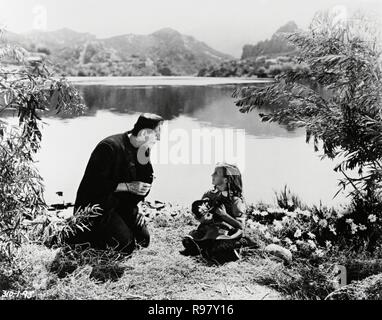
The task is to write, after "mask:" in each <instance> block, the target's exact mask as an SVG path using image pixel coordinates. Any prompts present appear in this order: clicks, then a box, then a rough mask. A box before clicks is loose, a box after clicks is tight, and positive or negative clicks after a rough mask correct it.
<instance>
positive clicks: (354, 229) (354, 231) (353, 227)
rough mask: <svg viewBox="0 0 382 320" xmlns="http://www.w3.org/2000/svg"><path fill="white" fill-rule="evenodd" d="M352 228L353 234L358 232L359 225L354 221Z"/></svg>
mask: <svg viewBox="0 0 382 320" xmlns="http://www.w3.org/2000/svg"><path fill="white" fill-rule="evenodd" d="M350 228H351V233H352V234H355V233H356V232H357V230H358V226H357V225H356V224H355V223H352V224H351V225H350Z"/></svg>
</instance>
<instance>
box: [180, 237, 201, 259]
mask: <svg viewBox="0 0 382 320" xmlns="http://www.w3.org/2000/svg"><path fill="white" fill-rule="evenodd" d="M182 243H183V246H184V247H185V249H184V250H182V251H180V252H179V253H180V254H182V255H185V256H197V255H200V254H201V250H200V247H199V246H198V244H197V243H196V242H195V240H194V239H193V238H192V237H191V236H185V237H184V238H183V240H182Z"/></svg>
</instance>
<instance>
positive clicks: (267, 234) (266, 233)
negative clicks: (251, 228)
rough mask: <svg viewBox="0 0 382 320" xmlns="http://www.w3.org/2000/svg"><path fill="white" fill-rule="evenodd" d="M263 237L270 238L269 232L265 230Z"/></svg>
mask: <svg viewBox="0 0 382 320" xmlns="http://www.w3.org/2000/svg"><path fill="white" fill-rule="evenodd" d="M264 237H265V238H266V239H271V238H272V236H271V234H270V233H269V232H268V231H267V232H265V234H264Z"/></svg>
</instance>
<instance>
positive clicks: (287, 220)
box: [281, 216, 289, 224]
mask: <svg viewBox="0 0 382 320" xmlns="http://www.w3.org/2000/svg"><path fill="white" fill-rule="evenodd" d="M281 222H282V223H285V224H286V223H288V222H289V217H287V216H284V217H283V218H282V219H281Z"/></svg>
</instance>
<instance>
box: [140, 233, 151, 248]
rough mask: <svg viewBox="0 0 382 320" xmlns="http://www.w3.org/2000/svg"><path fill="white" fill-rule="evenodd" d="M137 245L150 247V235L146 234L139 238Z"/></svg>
mask: <svg viewBox="0 0 382 320" xmlns="http://www.w3.org/2000/svg"><path fill="white" fill-rule="evenodd" d="M137 244H138V245H140V246H141V247H144V248H147V247H148V246H149V245H150V234H149V233H145V234H143V235H140V237H138V238H137Z"/></svg>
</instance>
